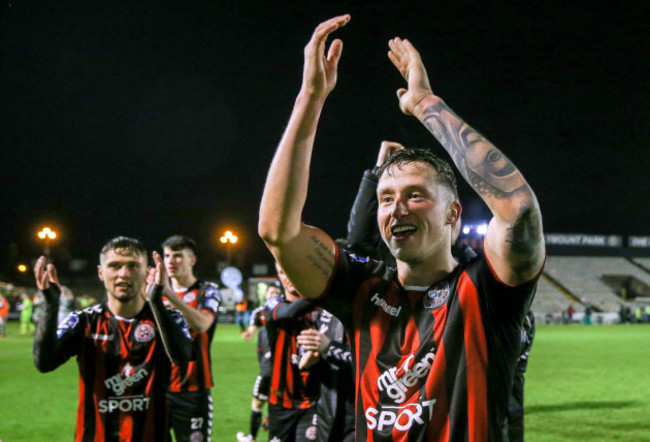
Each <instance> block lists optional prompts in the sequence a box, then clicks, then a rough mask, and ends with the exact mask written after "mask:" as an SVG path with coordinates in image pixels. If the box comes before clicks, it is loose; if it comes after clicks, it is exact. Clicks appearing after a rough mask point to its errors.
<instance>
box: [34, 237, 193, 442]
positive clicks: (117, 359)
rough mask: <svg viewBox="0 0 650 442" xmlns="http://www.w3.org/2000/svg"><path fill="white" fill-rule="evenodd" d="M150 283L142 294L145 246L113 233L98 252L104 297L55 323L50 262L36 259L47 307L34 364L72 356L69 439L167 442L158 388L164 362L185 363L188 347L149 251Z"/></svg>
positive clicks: (164, 384)
mask: <svg viewBox="0 0 650 442" xmlns="http://www.w3.org/2000/svg"><path fill="white" fill-rule="evenodd" d="M153 259H154V262H155V269H152V270H151V271H150V272H149V273H150V275H149V276H150V278H151V279H152V280H153V281H154V282H155V283H153V284H151V285H150V286H149V288H148V290H147V298H148V300H145V298H144V297H143V296H142V288H143V286H144V284H145V279H146V278H147V273H148V271H147V251H146V249H145V248H144V246H143V245H142V243H141V242H140V241H138V240H136V239H132V238H126V237H123V236H120V237H117V238H114V239H112V240H111V241H109V242H108V243H106V245H104V247H103V248H102V250H101V253H100V265H99V266H98V275H99V279H100V280H101V281H102V282H103V283H104V288H105V289H106V295H107V301H106V302H105V303H102V304H97V305H95V306H93V307H90V308H88V309H86V310H79V311H76V312H73V313H72V314H70V315H68V317H67V318H66V319H65V321H64V322H62V323H60V324H59V326H58V329H57V324H56V319H57V312H58V308H59V295H60V286H61V284H60V283H59V280H58V277H57V273H56V269H55V267H54V265H52V264H47V265H46V261H45V257H44V256H43V257H41V258H39V260H38V261H37V262H36V266H35V267H34V273H35V276H36V285H37V287H38V289H39V290H41V291H42V293H43V294H44V295H45V298H46V302H47V307H46V311H45V314H44V315H43V317H42V318H41V320H40V321H39V323H38V328H37V331H36V337H35V338H34V363H35V365H36V368H37V369H38V370H39V371H40V372H42V373H45V372H49V371H52V370H54V369H55V368H57V367H58V366H60V365H61V364H63V363H64V362H65V361H67V360H68V359H69V358H70V357H72V356H76V357H77V364H78V365H79V376H80V384H81V385H80V389H79V407H78V412H77V413H78V414H77V427H76V431H75V440H76V441H94V440H105V441H117V440H129V441H152V440H155V441H168V440H171V439H170V434H169V429H168V425H167V408H166V404H165V394H166V392H167V388H168V386H169V376H170V374H171V362H170V360H171V361H173V362H174V363H176V364H177V365H178V366H180V367H183V368H184V369H185V368H186V367H187V363H188V361H189V359H190V357H191V354H192V351H191V346H190V335H189V330H188V328H187V323H186V322H185V320H184V319H183V317H182V316H181V315H180V313H178V312H175V311H172V310H168V309H166V308H165V307H164V306H163V302H162V292H163V288H164V284H166V283H167V277H166V275H165V270H164V267H163V263H162V259H161V258H160V255H158V254H157V253H156V252H154V253H153Z"/></svg>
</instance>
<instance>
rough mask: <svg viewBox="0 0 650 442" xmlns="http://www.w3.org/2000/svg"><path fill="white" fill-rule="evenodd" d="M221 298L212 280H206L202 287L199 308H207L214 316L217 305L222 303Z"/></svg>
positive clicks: (217, 309)
mask: <svg viewBox="0 0 650 442" xmlns="http://www.w3.org/2000/svg"><path fill="white" fill-rule="evenodd" d="M221 299H222V298H221V291H220V290H219V287H218V286H217V285H216V284H214V283H212V282H206V283H205V284H204V287H203V297H202V302H201V305H200V310H207V311H209V312H211V313H212V314H214V315H215V316H216V315H217V314H219V306H220V305H221V304H222V300H221Z"/></svg>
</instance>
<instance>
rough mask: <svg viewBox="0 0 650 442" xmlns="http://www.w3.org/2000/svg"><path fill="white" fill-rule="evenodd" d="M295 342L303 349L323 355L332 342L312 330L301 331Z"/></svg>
mask: <svg viewBox="0 0 650 442" xmlns="http://www.w3.org/2000/svg"><path fill="white" fill-rule="evenodd" d="M296 341H297V343H298V345H300V346H301V347H302V348H303V349H305V350H312V351H317V352H319V353H325V352H326V351H327V348H328V347H329V346H330V344H331V342H332V340H331V339H330V338H328V337H327V336H325V335H324V334H323V333H321V332H319V331H318V330H314V329H313V328H308V329H306V330H303V331H301V332H300V334H299V335H298V337H297V338H296Z"/></svg>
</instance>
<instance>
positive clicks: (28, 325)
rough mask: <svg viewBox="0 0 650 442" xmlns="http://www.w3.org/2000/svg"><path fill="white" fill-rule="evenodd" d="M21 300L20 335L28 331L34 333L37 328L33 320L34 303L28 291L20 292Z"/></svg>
mask: <svg viewBox="0 0 650 442" xmlns="http://www.w3.org/2000/svg"><path fill="white" fill-rule="evenodd" d="M20 299H21V302H20V304H18V310H19V311H20V335H21V336H25V335H26V334H27V333H33V332H34V330H35V326H34V323H33V322H32V313H33V312H34V311H33V309H34V304H33V303H32V298H30V297H29V295H28V294H27V293H21V294H20Z"/></svg>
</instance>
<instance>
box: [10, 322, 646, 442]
mask: <svg viewBox="0 0 650 442" xmlns="http://www.w3.org/2000/svg"><path fill="white" fill-rule="evenodd" d="M31 346H32V338H31V337H21V336H18V327H17V324H16V323H10V324H9V328H8V337H7V338H4V339H0V392H2V393H1V396H0V416H1V418H0V439H1V440H2V441H3V442H12V441H43V440H47V441H69V440H71V439H72V435H73V433H74V424H75V418H76V406H77V404H76V402H77V392H78V385H77V366H76V364H75V362H74V361H69V362H68V363H66V364H65V365H64V366H62V367H60V368H59V369H57V370H56V371H54V372H53V373H49V374H45V375H44V374H40V373H38V372H37V371H36V369H35V368H34V364H33V362H32V354H31ZM212 355H213V371H214V375H215V383H216V385H215V388H214V389H213V397H214V404H215V419H214V428H213V432H214V433H213V434H214V438H213V440H216V441H229V440H230V441H231V440H235V437H234V436H235V434H236V433H237V431H244V430H246V429H247V427H248V419H249V410H250V392H251V389H252V385H253V381H254V380H255V376H256V375H257V359H256V357H255V343H254V342H253V341H249V342H245V341H243V340H242V339H241V337H240V336H239V333H238V329H237V327H235V326H234V325H231V324H221V325H219V327H218V329H217V334H216V336H215V340H214V343H213V350H212ZM648 367H650V326H647V325H628V326H618V325H613V326H590V327H588V326H580V325H575V326H543V325H540V326H538V329H537V336H536V337H535V343H534V344H533V350H532V352H531V358H530V363H529V367H528V372H527V374H526V441H527V442H536V441H556V440H558V441H581V442H583V441H585V440H593V441H642V440H650V419H649V418H648V416H650V371H649V368H648ZM260 436H261V437H260V439H259V440H260V441H266V433H264V432H260Z"/></svg>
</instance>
